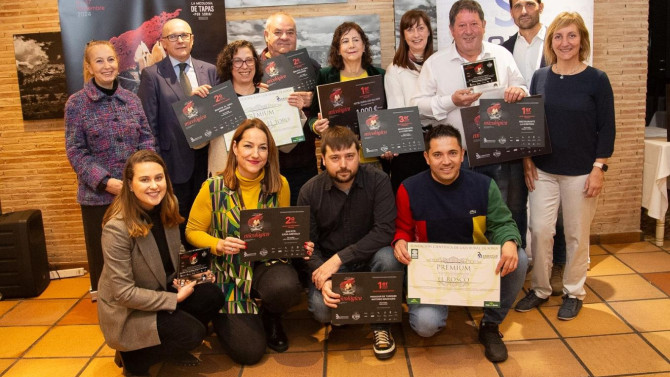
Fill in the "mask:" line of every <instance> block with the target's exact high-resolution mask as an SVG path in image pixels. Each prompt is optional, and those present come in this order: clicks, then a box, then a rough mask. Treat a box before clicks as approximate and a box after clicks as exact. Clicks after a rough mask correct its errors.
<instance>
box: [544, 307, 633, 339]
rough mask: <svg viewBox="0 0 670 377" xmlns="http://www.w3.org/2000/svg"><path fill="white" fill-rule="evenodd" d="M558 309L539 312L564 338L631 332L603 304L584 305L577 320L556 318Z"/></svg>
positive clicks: (553, 308)
mask: <svg viewBox="0 0 670 377" xmlns="http://www.w3.org/2000/svg"><path fill="white" fill-rule="evenodd" d="M558 309H559V307H557V306H552V307H542V308H541V309H540V310H542V312H543V313H544V314H545V315H546V316H547V318H549V321H550V322H551V324H552V325H554V327H555V328H556V330H557V331H558V333H559V334H561V336H564V337H574V336H591V335H604V334H621V333H629V332H633V329H631V328H630V327H629V326H628V325H626V323H624V322H623V321H622V320H621V319H620V318H619V317H618V316H617V315H616V314H615V313H614V312H612V310H611V309H610V308H608V307H607V305H605V304H584V306H583V307H582V310H581V311H580V312H579V315H578V316H577V318H575V319H573V320H571V321H562V320H560V319H558V318H557V317H556V316H557V314H558Z"/></svg>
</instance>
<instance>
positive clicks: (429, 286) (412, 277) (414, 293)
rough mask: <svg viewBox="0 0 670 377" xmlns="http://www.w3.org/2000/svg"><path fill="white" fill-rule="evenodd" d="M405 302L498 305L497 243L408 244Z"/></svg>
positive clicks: (491, 306) (495, 306)
mask: <svg viewBox="0 0 670 377" xmlns="http://www.w3.org/2000/svg"><path fill="white" fill-rule="evenodd" d="M407 251H408V252H409V254H410V257H411V259H412V261H411V262H410V264H409V266H408V267H407V286H408V287H407V303H408V304H437V305H454V306H480V307H482V306H483V307H487V308H499V307H500V275H498V274H496V273H495V269H496V266H497V265H498V261H499V260H500V245H462V244H442V243H419V242H410V243H408V244H407Z"/></svg>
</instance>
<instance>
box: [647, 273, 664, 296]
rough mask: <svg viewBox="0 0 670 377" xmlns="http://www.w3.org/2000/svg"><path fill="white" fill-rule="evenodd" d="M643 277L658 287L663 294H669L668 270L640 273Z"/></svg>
mask: <svg viewBox="0 0 670 377" xmlns="http://www.w3.org/2000/svg"><path fill="white" fill-rule="evenodd" d="M642 276H644V278H645V279H647V280H649V281H650V282H651V283H652V284H654V285H655V286H656V287H658V288H659V289H660V290H662V291H663V292H665V294H667V295H670V272H658V273H653V274H642Z"/></svg>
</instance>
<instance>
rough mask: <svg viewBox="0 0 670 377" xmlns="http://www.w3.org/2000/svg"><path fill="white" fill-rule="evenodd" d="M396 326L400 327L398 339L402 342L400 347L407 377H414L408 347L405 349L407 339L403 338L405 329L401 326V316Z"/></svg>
mask: <svg viewBox="0 0 670 377" xmlns="http://www.w3.org/2000/svg"><path fill="white" fill-rule="evenodd" d="M398 325H399V327H400V339H401V340H402V347H403V351H404V354H405V363H406V364H407V372H408V373H409V377H414V370H413V369H412V360H411V358H410V357H409V350H408V348H409V347H407V339H406V338H405V331H404V330H405V329H404V328H403V325H402V316H401V321H400V322H398ZM410 330H411V329H410ZM397 345H398V342H396V346H397Z"/></svg>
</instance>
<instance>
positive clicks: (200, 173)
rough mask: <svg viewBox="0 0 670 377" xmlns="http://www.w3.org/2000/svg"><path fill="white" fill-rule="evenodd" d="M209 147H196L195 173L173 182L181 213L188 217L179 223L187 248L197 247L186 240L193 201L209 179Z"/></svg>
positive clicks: (182, 238) (183, 242)
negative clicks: (179, 181)
mask: <svg viewBox="0 0 670 377" xmlns="http://www.w3.org/2000/svg"><path fill="white" fill-rule="evenodd" d="M208 151H209V147H207V148H202V149H196V150H195V162H194V166H193V174H191V178H190V179H189V180H188V181H186V182H184V183H174V182H172V189H173V190H174V195H175V196H176V197H177V200H178V201H179V214H180V215H181V216H182V217H183V218H184V219H186V221H184V222H183V223H181V224H179V235H180V236H181V243H182V244H183V245H184V246H185V247H186V249H187V250H190V249H194V248H195V247H193V246H191V245H189V243H188V242H186V236H185V232H186V224H187V223H188V215H189V214H190V213H191V207H192V206H193V201H195V197H196V196H198V192H200V187H201V186H202V183H203V182H205V180H207V152H208Z"/></svg>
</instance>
